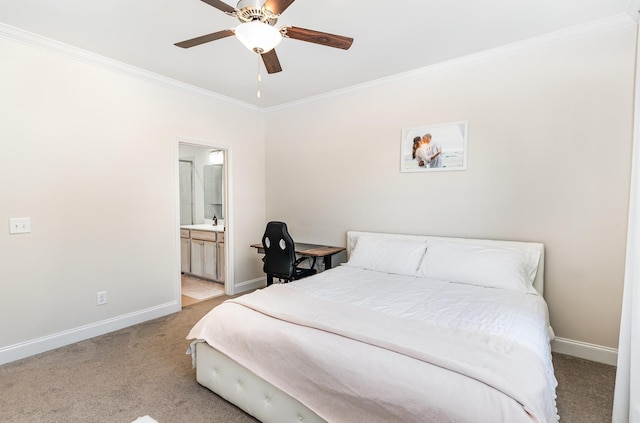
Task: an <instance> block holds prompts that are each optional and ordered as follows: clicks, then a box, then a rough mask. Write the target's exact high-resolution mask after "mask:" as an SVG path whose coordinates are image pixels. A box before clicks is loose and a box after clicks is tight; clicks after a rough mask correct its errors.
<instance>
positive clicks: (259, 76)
mask: <svg viewBox="0 0 640 423" xmlns="http://www.w3.org/2000/svg"><path fill="white" fill-rule="evenodd" d="M256 56H258V93H257V95H258V98H260V82H261V81H262V75H260V55H259V54H256Z"/></svg>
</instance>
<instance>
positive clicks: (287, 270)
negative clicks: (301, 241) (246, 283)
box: [262, 222, 296, 278]
mask: <svg viewBox="0 0 640 423" xmlns="http://www.w3.org/2000/svg"><path fill="white" fill-rule="evenodd" d="M262 246H263V247H264V266H263V271H264V273H267V274H272V275H274V276H278V277H282V278H292V277H293V274H294V272H295V266H294V263H295V261H296V250H295V243H294V242H293V238H291V235H289V231H288V230H287V224H286V223H284V222H269V223H267V228H266V229H265V231H264V235H262Z"/></svg>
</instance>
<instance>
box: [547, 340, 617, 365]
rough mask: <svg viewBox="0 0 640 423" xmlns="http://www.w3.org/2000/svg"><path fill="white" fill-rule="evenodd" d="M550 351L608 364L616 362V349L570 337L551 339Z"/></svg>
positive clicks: (615, 363)
mask: <svg viewBox="0 0 640 423" xmlns="http://www.w3.org/2000/svg"><path fill="white" fill-rule="evenodd" d="M551 351H553V352H557V353H560V354H566V355H571V356H574V357H579V358H584V359H585V360H591V361H596V362H598V363H604V364H608V365H610V366H615V365H617V364H618V350H617V349H615V348H609V347H603V346H601V345H595V344H589V343H587V342H580V341H574V340H572V339H566V338H559V337H556V338H555V339H554V340H553V341H551Z"/></svg>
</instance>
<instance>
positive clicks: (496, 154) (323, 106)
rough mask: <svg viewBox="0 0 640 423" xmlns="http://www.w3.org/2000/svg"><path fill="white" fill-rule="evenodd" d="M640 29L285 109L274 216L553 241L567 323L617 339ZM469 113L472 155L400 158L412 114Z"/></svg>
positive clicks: (579, 331) (276, 133)
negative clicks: (403, 169) (453, 164)
mask: <svg viewBox="0 0 640 423" xmlns="http://www.w3.org/2000/svg"><path fill="white" fill-rule="evenodd" d="M634 41H635V28H631V27H629V28H625V29H619V30H616V31H611V32H608V33H605V34H601V35H597V36H592V37H588V38H583V39H579V40H577V41H572V42H567V43H564V44H560V45H555V46H552V47H547V48H543V49H539V50H535V51H530V52H528V53H522V54H519V55H516V56H513V57H510V58H503V59H499V60H495V61H492V62H488V63H483V64H477V65H474V66H469V67H466V68H463V69H458V70H455V71H451V72H448V73H445V74H440V75H434V76H430V77H424V78H419V79H412V80H410V81H406V82H396V83H393V84H391V85H383V86H379V87H377V88H371V89H369V90H364V91H353V92H351V93H350V94H345V95H344V96H337V97H327V98H325V99H324V100H319V101H316V102H308V103H305V104H299V105H297V106H295V107H288V108H283V109H279V110H273V111H271V112H270V113H269V114H268V116H267V130H266V138H267V151H266V163H267V169H266V172H267V173H266V174H267V200H266V201H267V218H268V219H282V220H285V221H287V222H288V224H289V227H290V230H291V232H292V234H293V235H294V237H295V238H296V239H298V240H300V241H307V242H314V241H315V242H319V243H328V244H336V245H344V243H345V231H347V230H349V229H355V230H372V231H383V232H399V233H418V234H432V235H446V236H461V237H474V238H495V239H510V240H529V241H538V242H543V243H544V244H545V246H546V263H547V267H546V272H545V275H546V291H545V292H546V295H545V296H546V299H547V301H548V304H549V307H550V313H551V322H552V325H553V327H554V329H555V331H556V334H557V335H558V336H560V337H564V338H567V339H570V340H576V341H580V342H585V343H592V344H596V345H600V346H605V347H611V348H615V347H616V346H617V340H618V330H619V315H620V303H621V291H622V279H623V271H624V252H625V237H626V222H627V209H628V198H629V197H628V191H629V175H630V150H631V131H632V114H631V113H632V100H633V96H632V91H633V64H634ZM338 71H339V70H338V69H336V72H338ZM461 120H466V121H468V122H469V144H468V154H469V156H468V159H469V160H468V170H466V171H457V172H438V173H429V174H424V173H423V174H417V173H400V171H399V167H400V166H399V154H400V135H401V131H402V128H410V127H417V126H424V125H429V124H438V123H446V122H453V121H461Z"/></svg>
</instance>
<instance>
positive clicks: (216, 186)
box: [202, 164, 224, 219]
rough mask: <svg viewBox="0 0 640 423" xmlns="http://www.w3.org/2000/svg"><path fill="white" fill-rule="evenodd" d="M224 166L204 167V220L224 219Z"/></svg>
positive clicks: (211, 165)
mask: <svg viewBox="0 0 640 423" xmlns="http://www.w3.org/2000/svg"><path fill="white" fill-rule="evenodd" d="M222 167H223V165H222V164H210V165H205V166H204V167H203V173H202V176H203V182H204V218H205V219H213V217H214V216H216V217H217V218H218V219H224V204H223V200H224V191H223V186H224V179H223V178H224V172H223V169H222Z"/></svg>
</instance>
